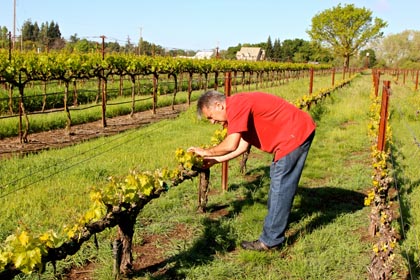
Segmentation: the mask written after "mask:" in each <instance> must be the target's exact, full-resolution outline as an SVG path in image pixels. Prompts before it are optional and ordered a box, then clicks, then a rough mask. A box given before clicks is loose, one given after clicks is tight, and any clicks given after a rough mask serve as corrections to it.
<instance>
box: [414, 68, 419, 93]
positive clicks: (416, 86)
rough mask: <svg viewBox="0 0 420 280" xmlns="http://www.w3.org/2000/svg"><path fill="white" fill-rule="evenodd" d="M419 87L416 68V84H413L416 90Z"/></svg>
mask: <svg viewBox="0 0 420 280" xmlns="http://www.w3.org/2000/svg"><path fill="white" fill-rule="evenodd" d="M418 87H419V70H417V73H416V85H415V90H417V89H418Z"/></svg>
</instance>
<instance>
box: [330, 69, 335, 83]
mask: <svg viewBox="0 0 420 280" xmlns="http://www.w3.org/2000/svg"><path fill="white" fill-rule="evenodd" d="M334 84H335V68H333V69H332V73H331V86H334Z"/></svg>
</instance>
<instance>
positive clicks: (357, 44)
mask: <svg viewBox="0 0 420 280" xmlns="http://www.w3.org/2000/svg"><path fill="white" fill-rule="evenodd" d="M386 26H387V23H386V22H385V21H383V20H382V19H380V18H374V19H373V18H372V12H371V11H370V10H368V9H366V8H357V7H355V6H354V4H348V5H344V6H343V7H342V6H341V4H339V5H338V6H336V7H333V8H331V9H327V10H325V11H323V12H321V13H318V14H317V15H315V16H314V17H313V18H312V26H311V30H308V31H307V33H308V34H309V36H310V37H311V39H312V40H314V41H316V42H319V43H323V44H326V45H327V46H330V47H331V48H332V50H333V52H334V54H335V55H337V56H341V57H342V58H343V59H344V66H345V67H348V66H349V63H350V57H352V56H354V55H355V54H357V53H358V52H359V51H360V49H361V48H363V47H364V46H365V45H366V44H367V43H368V42H370V41H371V40H374V39H376V38H380V37H382V36H383V32H381V29H383V28H384V27H386Z"/></svg>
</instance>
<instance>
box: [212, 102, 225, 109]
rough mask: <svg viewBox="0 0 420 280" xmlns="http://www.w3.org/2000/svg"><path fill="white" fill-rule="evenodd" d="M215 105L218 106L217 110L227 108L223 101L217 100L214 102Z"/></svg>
mask: <svg viewBox="0 0 420 280" xmlns="http://www.w3.org/2000/svg"><path fill="white" fill-rule="evenodd" d="M214 107H215V108H217V110H219V111H223V109H224V108H225V105H224V104H223V103H222V102H219V101H216V102H215V103H214Z"/></svg>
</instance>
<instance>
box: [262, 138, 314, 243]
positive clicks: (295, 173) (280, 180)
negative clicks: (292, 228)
mask: <svg viewBox="0 0 420 280" xmlns="http://www.w3.org/2000/svg"><path fill="white" fill-rule="evenodd" d="M314 136H315V131H314V132H313V133H312V134H311V135H310V136H309V137H308V138H307V139H306V140H305V142H304V143H303V144H302V145H300V146H299V147H298V148H296V149H295V150H294V151H292V152H290V153H289V154H287V155H286V156H284V157H282V158H281V159H279V160H278V161H273V162H272V163H271V166H270V178H271V182H270V191H269V193H268V202H267V207H268V213H267V216H266V217H265V220H264V227H263V232H262V234H261V236H260V238H259V240H260V241H261V242H262V243H264V244H265V245H267V246H269V247H272V246H277V245H279V244H281V243H283V242H284V239H285V236H284V234H285V232H286V228H287V225H288V220H289V215H290V211H291V208H292V204H293V199H294V197H295V194H296V190H297V187H298V183H299V179H300V176H301V174H302V170H303V166H304V165H305V160H306V157H307V155H308V152H309V148H310V147H311V143H312V140H313V138H314Z"/></svg>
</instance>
